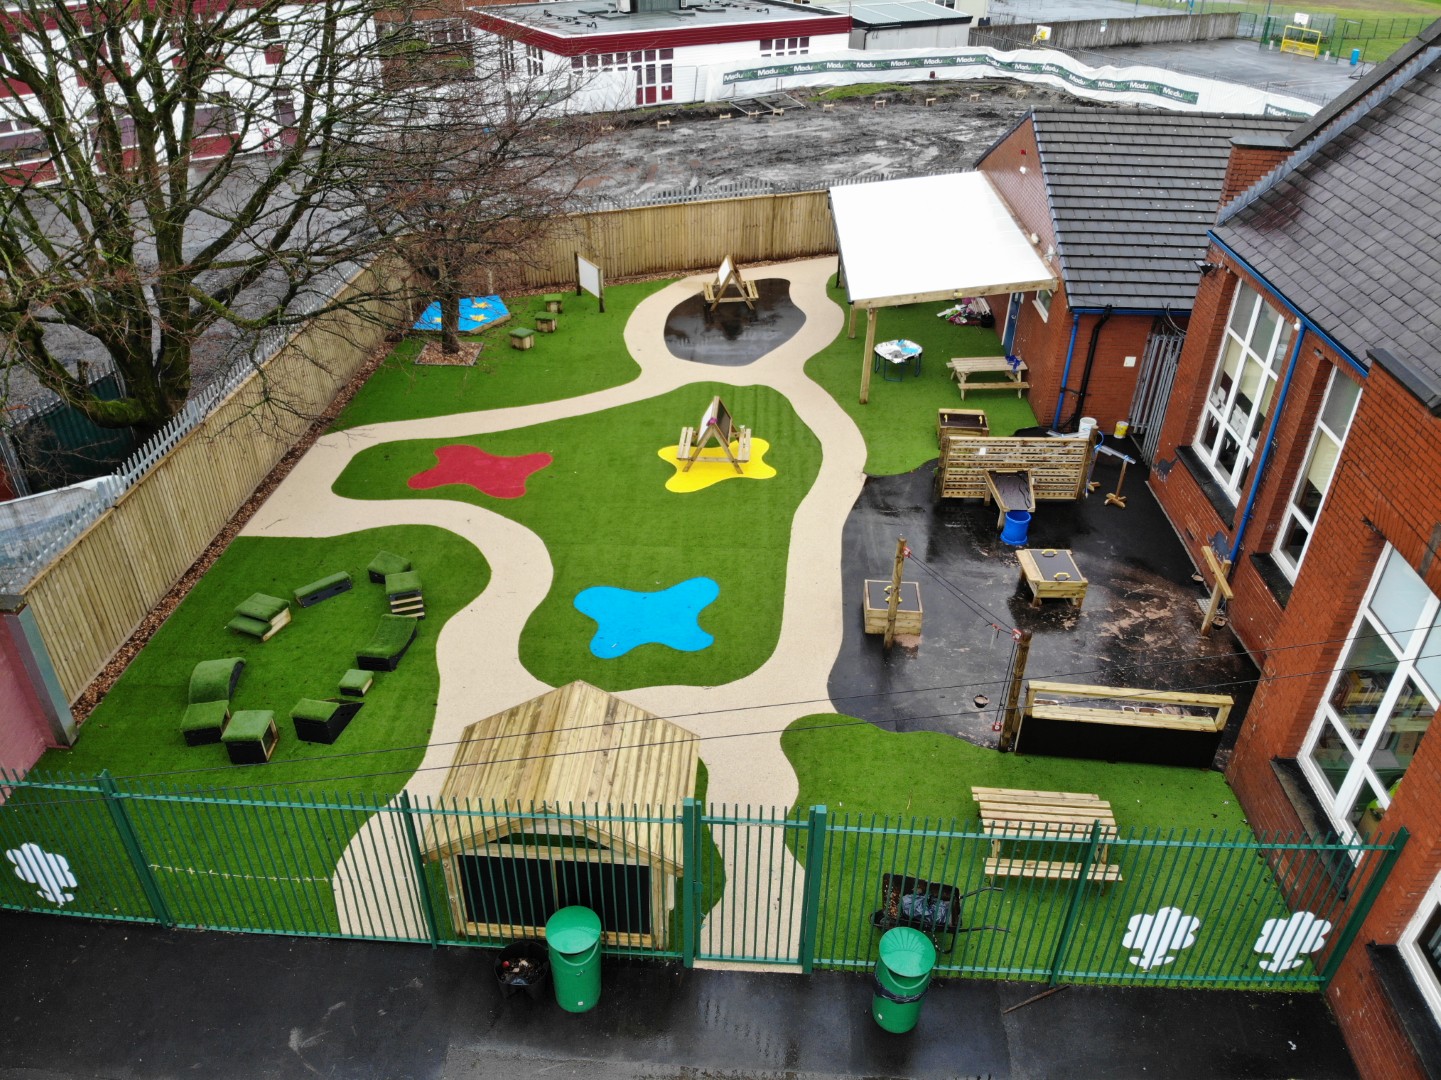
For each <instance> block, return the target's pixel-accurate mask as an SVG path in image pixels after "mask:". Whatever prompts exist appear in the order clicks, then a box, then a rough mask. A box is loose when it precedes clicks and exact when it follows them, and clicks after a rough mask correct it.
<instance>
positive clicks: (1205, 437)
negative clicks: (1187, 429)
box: [1201, 413, 1221, 453]
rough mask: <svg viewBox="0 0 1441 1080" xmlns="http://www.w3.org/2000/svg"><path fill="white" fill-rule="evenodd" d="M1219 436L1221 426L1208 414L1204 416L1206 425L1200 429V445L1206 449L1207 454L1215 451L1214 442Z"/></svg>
mask: <svg viewBox="0 0 1441 1080" xmlns="http://www.w3.org/2000/svg"><path fill="white" fill-rule="evenodd" d="M1220 436H1221V424H1220V422H1219V421H1217V419H1216V418H1215V417H1214V416H1212V415H1211V414H1210V413H1207V414H1206V425H1205V427H1203V428H1202V429H1201V445H1202V446H1204V447H1205V448H1206V451H1207V453H1212V452H1214V451H1215V449H1216V440H1217V439H1218V438H1220Z"/></svg>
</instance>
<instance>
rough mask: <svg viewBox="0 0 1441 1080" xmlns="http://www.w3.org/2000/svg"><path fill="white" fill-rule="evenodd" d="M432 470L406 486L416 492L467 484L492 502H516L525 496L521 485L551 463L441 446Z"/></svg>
mask: <svg viewBox="0 0 1441 1080" xmlns="http://www.w3.org/2000/svg"><path fill="white" fill-rule="evenodd" d="M435 458H436V466H435V468H433V469H426V470H425V471H424V472H418V473H416V474H415V475H414V476H412V477H411V478H410V479H409V480H408V481H406V483H407V484H408V485H409V486H410V487H412V488H414V489H416V490H423V489H425V488H435V487H444V486H445V485H446V484H468V485H469V486H471V487H473V488H475V490H476V491H479V492H480V493H481V494H483V495H489V496H491V497H492V498H495V499H518V498H520V497H521V496H522V495H524V494H525V481H526V478H527V477H528V476H530V474H531V473H533V472H539V471H540V470H541V469H543V468H545V467H546V466H547V465H549V464H550V463H551V461H552V460H553V459H552V458H551V456H550V455H549V454H522V455H521V456H520V457H497V456H496V455H494V454H487V453H486V452H485V451H484V450H482V449H480V448H479V447H478V446H465V445H458V446H442V447H440V448H438V449H437V450H436V451H435Z"/></svg>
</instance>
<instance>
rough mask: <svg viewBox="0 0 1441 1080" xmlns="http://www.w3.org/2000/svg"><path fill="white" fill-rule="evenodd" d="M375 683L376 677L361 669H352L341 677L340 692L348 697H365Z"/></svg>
mask: <svg viewBox="0 0 1441 1080" xmlns="http://www.w3.org/2000/svg"><path fill="white" fill-rule="evenodd" d="M374 682H375V676H374V675H372V674H371V673H370V672H368V671H361V670H360V669H359V668H351V669H350V670H349V671H347V672H346V673H345V674H344V675H342V676H341V677H340V692H341V693H342V694H345V695H346V696H348V697H364V696H365V695H366V694H367V693H368V692H369V690H370V686H371V684H372V683H374Z"/></svg>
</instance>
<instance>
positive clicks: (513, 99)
mask: <svg viewBox="0 0 1441 1080" xmlns="http://www.w3.org/2000/svg"><path fill="white" fill-rule="evenodd" d="M404 33H406V29H405V28H404V27H402V28H400V29H399V30H398V31H397V38H400V36H401V35H403V34H404ZM401 40H403V38H401ZM410 45H411V48H409V49H408V50H402V49H395V48H392V50H391V51H392V53H401V54H403V55H404V56H405V57H406V64H405V66H404V67H403V68H397V67H392V68H391V69H390V72H391V81H392V83H396V82H402V81H403V82H405V83H406V84H407V85H409V86H411V87H415V86H425V87H426V88H427V92H426V93H425V94H422V95H419V96H418V97H417V98H414V99H411V100H410V102H409V104H408V106H407V108H408V112H407V114H406V115H405V117H404V120H403V122H397V123H393V124H392V125H390V126H389V127H388V128H387V131H388V134H387V135H386V136H385V138H384V139H382V140H380V141H379V143H378V144H377V145H376V146H375V147H374V150H373V154H372V156H371V160H370V162H369V163H368V164H367V167H365V168H364V169H360V170H357V175H358V176H363V178H364V183H363V184H362V185H361V187H360V189H359V190H358V192H357V199H356V204H357V205H358V206H360V207H362V208H363V210H364V212H365V215H366V217H367V220H368V224H369V226H370V228H371V229H372V230H373V231H374V233H375V234H377V235H378V236H382V237H384V238H385V241H384V242H385V243H386V245H387V246H388V248H389V249H390V250H393V251H394V252H395V253H397V254H398V255H399V256H400V257H401V258H402V259H403V260H404V261H405V262H406V263H407V264H408V265H409V266H410V267H411V268H412V269H413V270H414V271H415V272H416V274H417V275H418V277H419V278H420V280H421V283H422V287H424V288H425V289H426V290H427V291H428V292H429V293H430V295H431V296H433V297H434V298H435V299H437V300H438V301H439V302H440V306H441V341H442V348H443V350H444V351H445V352H447V353H452V354H453V353H456V352H458V351H459V349H460V342H459V338H458V336H457V335H458V324H459V312H460V301H461V300H462V299H463V298H464V297H466V296H470V295H474V294H475V293H477V292H479V291H481V290H482V289H484V290H485V291H491V290H492V289H493V288H496V287H505V286H507V285H513V284H514V282H515V277H516V273H517V271H519V270H520V269H521V268H523V267H525V266H527V265H532V264H533V262H534V260H535V258H536V256H537V254H538V253H539V252H540V251H541V249H542V248H543V245H544V242H545V241H546V239H547V238H548V237H549V236H550V235H551V234H552V233H553V232H554V230H555V229H557V228H558V227H560V226H561V225H562V224H563V223H564V220H565V212H566V210H567V208H568V207H569V206H570V205H571V203H572V201H573V199H574V196H575V194H576V192H577V191H578V190H579V189H580V188H581V186H582V185H583V184H584V183H585V181H586V180H587V179H588V178H589V177H590V176H591V175H592V173H593V171H594V169H595V167H596V164H597V161H596V157H595V154H594V150H595V143H596V140H597V139H598V138H599V136H600V133H601V129H602V127H603V126H604V116H603V115H602V114H599V113H589V114H584V113H580V112H578V111H576V110H575V108H574V106H575V105H576V104H577V95H578V93H579V92H580V91H581V89H582V88H583V85H584V84H583V83H582V82H581V81H580V80H579V78H578V77H577V76H575V75H573V74H572V73H571V72H570V71H568V70H563V69H550V70H544V69H540V68H539V67H538V66H537V67H536V68H535V69H534V70H531V69H530V67H529V66H528V65H526V64H524V58H523V57H522V58H521V61H522V63H520V64H518V63H517V62H516V57H515V54H514V53H513V52H512V50H513V49H515V48H518V45H517V44H516V43H513V42H511V41H508V40H502V39H498V38H495V37H492V36H489V35H487V36H485V37H483V38H482V39H481V40H480V41H478V42H475V43H474V44H473V45H472V47H471V49H470V50H469V52H468V56H473V58H474V59H473V67H470V68H469V69H468V70H466V71H465V72H464V74H463V75H462V76H461V77H460V78H456V77H455V58H454V55H453V52H452V50H451V48H450V46H449V43H435V44H432V43H428V42H423V41H418V40H415V39H411V41H410Z"/></svg>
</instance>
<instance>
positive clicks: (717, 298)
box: [701, 255, 760, 311]
mask: <svg viewBox="0 0 1441 1080" xmlns="http://www.w3.org/2000/svg"><path fill="white" fill-rule="evenodd" d="M727 289H734V290H735V293H736V295H734V296H727V295H726V290H727ZM701 292H702V293H704V294H705V302H706V303H707V304H709V305H710V310H711V311H714V310H715V309H716V308H718V307H719V306H720V305H721V304H736V303H742V304H745V306H746V307H748V308H750V309H751V310H752V311H754V310H755V309H756V300H757V299H758V298H759V296H760V293H759V292H757V291H756V283H755V282H754V281H747V280H745V278H743V277H741V272H740V269H739V267H737V266H736V265H735V263H733V262H731V257H730V256H729V255H727V256H726V257H725V258H724V259H723V260H722V261H721V264H720V269H719V270H717V271H716V272H715V280H714V281H707V282H705V283H704V284H703V285H702V286H701Z"/></svg>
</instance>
